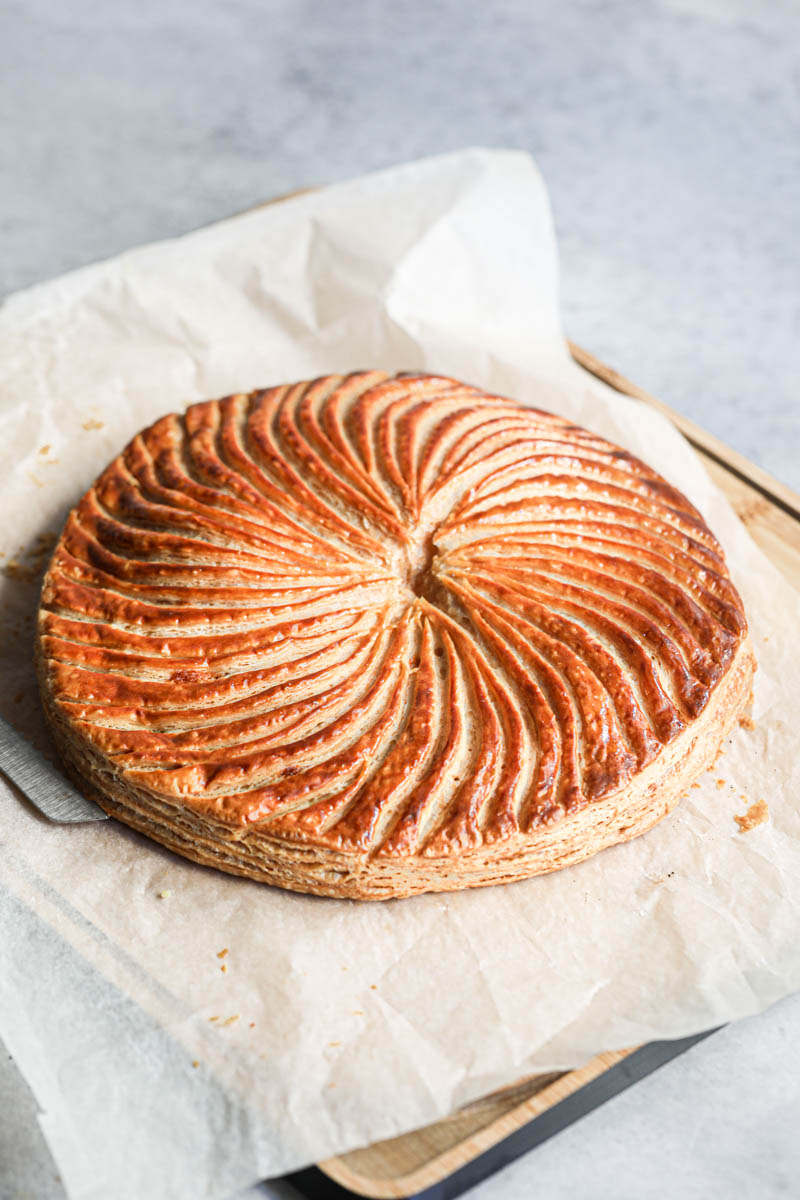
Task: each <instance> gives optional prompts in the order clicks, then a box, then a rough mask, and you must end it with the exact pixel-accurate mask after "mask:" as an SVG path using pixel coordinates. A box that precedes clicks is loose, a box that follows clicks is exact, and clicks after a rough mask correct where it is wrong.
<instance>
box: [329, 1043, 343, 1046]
mask: <svg viewBox="0 0 800 1200" xmlns="http://www.w3.org/2000/svg"><path fill="white" fill-rule="evenodd" d="M341 1044H342V1043H341V1042H328V1045H329V1046H341Z"/></svg>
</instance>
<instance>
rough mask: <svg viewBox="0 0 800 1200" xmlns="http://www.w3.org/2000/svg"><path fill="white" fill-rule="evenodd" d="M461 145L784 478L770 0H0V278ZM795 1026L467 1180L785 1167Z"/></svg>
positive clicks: (650, 1088)
mask: <svg viewBox="0 0 800 1200" xmlns="http://www.w3.org/2000/svg"><path fill="white" fill-rule="evenodd" d="M476 144H485V145H490V146H510V147H520V148H523V149H526V150H529V151H531V152H532V153H533V154H534V156H535V157H536V159H537V161H538V162H539V165H540V166H541V168H542V170H543V172H544V175H545V178H546V180H547V183H548V186H549V189H550V194H551V198H552V203H553V208H554V211H555V218H556V226H557V230H558V235H559V241H560V248H561V259H562V290H563V311H564V319H565V324H566V328H567V331H568V333H569V335H570V336H571V337H572V338H574V339H575V340H576V341H577V342H579V343H580V344H581V345H583V346H585V347H586V348H587V349H589V350H591V351H593V352H594V353H595V354H597V355H598V356H599V357H601V358H603V359H605V360H606V361H607V362H609V363H610V364H612V365H613V366H615V367H617V368H618V369H619V370H621V371H623V372H624V373H625V374H627V375H629V376H630V377H631V378H633V379H634V380H635V381H636V382H637V383H640V384H641V385H642V386H644V387H646V388H648V389H649V390H651V391H653V392H655V393H656V394H657V395H659V396H660V397H661V398H662V399H663V400H665V401H667V402H668V403H669V404H671V405H673V406H674V407H675V408H678V409H680V410H681V411H683V412H685V413H687V414H688V415H690V416H692V417H693V418H694V419H695V420H696V421H698V422H699V423H700V424H701V425H704V426H706V427H707V428H708V429H710V430H712V431H713V432H714V433H716V434H717V435H718V436H720V437H721V438H723V439H724V440H726V441H727V442H729V443H730V444H731V445H733V446H735V447H737V448H738V449H739V450H741V451H743V452H744V453H745V454H747V455H748V456H749V457H751V458H752V459H753V460H755V461H756V462H758V463H759V464H760V465H761V466H763V467H765V468H766V469H767V470H769V471H772V472H773V473H774V474H775V475H777V476H778V477H780V478H781V479H783V480H784V481H785V482H787V483H789V484H790V485H792V486H794V487H795V488H796V489H798V490H800V455H798V451H799V450H800V399H799V398H798V391H799V390H800V389H799V387H798V385H799V384H800V369H799V367H798V344H799V343H800V286H798V278H799V277H800V3H798V2H797V0H577V2H570V0H541V2H526V0H491V2H487V0H483V2H481V3H476V2H475V0H406V2H403V0H394V2H391V3H390V2H381V0H336V3H332V2H330V0H328V2H327V3H326V2H325V0H317V2H316V3H312V2H310V0H262V2H259V0H225V2H223V0H217V2H216V3H215V2H214V0H192V2H190V0H159V2H158V3H155V2H154V0H135V2H134V3H131V4H124V5H123V4H114V3H109V2H108V0H105V2H103V0H68V2H66V3H61V2H59V0H0V294H2V293H7V292H9V291H13V290H15V289H17V288H20V287H24V286H26V285H28V284H30V283H33V282H35V281H38V280H41V279H45V278H47V277H49V276H51V275H54V274H57V273H59V272H61V271H64V270H68V269H70V268H73V267H76V266H80V265H82V264H84V263H87V262H90V261H93V260H96V259H98V258H103V257H106V256H108V255H111V254H114V253H116V252H118V251H120V250H122V249H125V248H127V247H129V246H131V245H134V244H137V243H141V242H145V241H150V240H154V239H158V238H162V237H167V236H170V235H172V234H177V233H182V232H184V231H186V230H189V229H193V228H196V227H197V226H199V225H202V224H204V223H206V222H209V221H213V220H216V219H218V218H220V217H223V216H227V215H229V214H231V213H234V212H236V211H239V210H241V209H244V208H247V207H249V206H251V205H253V204H256V203H258V202H260V201H262V200H264V199H266V198H268V197H270V196H275V195H278V194H281V193H283V192H285V191H288V190H291V189H294V188H299V187H303V186H306V185H309V184H318V183H326V182H330V181H334V180H337V179H344V178H347V177H348V176H351V175H355V174H359V173H362V172H364V171H368V170H371V169H375V168H378V167H382V166H387V165H389V164H392V163H397V162H401V161H405V160H408V159H411V158H415V157H418V156H421V155H427V154H435V153H439V152H441V151H445V150H450V149H454V148H457V147H461V146H464V145H476ZM799 1044H800V1000H798V999H797V998H795V999H791V1000H788V1001H785V1002H784V1003H783V1004H781V1005H779V1006H777V1007H776V1008H775V1009H773V1010H771V1011H770V1012H769V1013H766V1014H763V1015H762V1016H760V1017H757V1018H753V1019H752V1020H750V1021H746V1022H742V1023H740V1024H739V1025H737V1026H736V1027H734V1028H731V1029H728V1030H726V1031H724V1032H723V1033H721V1034H718V1035H716V1036H715V1037H714V1038H712V1039H710V1040H709V1041H708V1042H706V1043H704V1044H702V1045H701V1046H698V1047H696V1048H695V1049H694V1050H692V1051H691V1052H690V1053H689V1054H688V1055H686V1056H685V1057H684V1058H682V1059H680V1060H678V1061H676V1062H675V1063H673V1064H672V1065H671V1066H669V1067H667V1068H665V1069H664V1070H663V1071H662V1072H660V1073H659V1074H658V1075H656V1076H654V1077H653V1078H651V1079H650V1080H647V1081H645V1082H644V1083H642V1084H640V1085H638V1086H637V1088H636V1089H635V1090H633V1091H631V1092H629V1093H627V1094H626V1095H624V1096H622V1097H619V1098H618V1099H617V1100H615V1101H613V1102H611V1103H610V1104H608V1105H607V1106H606V1107H605V1108H603V1109H602V1110H600V1111H599V1112H597V1113H595V1114H593V1115H592V1116H590V1117H588V1118H587V1119H585V1120H584V1121H583V1122H581V1123H580V1124H579V1125H578V1126H576V1127H574V1128H573V1129H571V1130H569V1131H567V1132H566V1133H564V1134H562V1135H560V1136H559V1137H557V1138H556V1139H554V1140H553V1141H552V1142H550V1143H548V1144H547V1145H546V1146H544V1147H542V1148H540V1149H539V1150H538V1151H536V1153H534V1154H533V1155H530V1156H528V1158H526V1159H525V1160H523V1161H522V1162H520V1163H518V1164H516V1165H515V1166H513V1167H512V1168H510V1169H509V1170H508V1171H506V1172H504V1173H503V1175H501V1176H499V1177H497V1178H496V1179H495V1180H494V1181H491V1182H490V1183H488V1184H485V1185H483V1187H482V1188H481V1189H479V1192H478V1194H479V1195H480V1196H482V1197H483V1200H490V1198H493V1197H504V1198H505V1200H516V1198H517V1197H519V1200H523V1197H527V1196H529V1195H530V1194H531V1193H532V1192H533V1191H535V1192H536V1194H537V1195H539V1196H541V1197H543V1198H544V1197H547V1198H553V1200H555V1198H561V1197H564V1198H565V1200H566V1197H575V1196H580V1197H582V1198H587V1200H601V1198H602V1200H607V1198H609V1197H611V1198H617V1197H631V1198H633V1197H636V1200H651V1198H652V1200H656V1198H659V1197H665V1196H671V1195H675V1194H680V1195H682V1196H684V1197H686V1198H689V1200H700V1198H705V1197H717V1196H734V1195H735V1196H736V1197H737V1198H739V1200H751V1198H752V1200H762V1198H765V1197H773V1196H775V1197H777V1196H782V1195H786V1196H791V1195H797V1194H798V1193H799V1192H800V1142H799V1141H798V1138H797V1127H798V1120H800V1051H798V1049H797V1047H798V1045H799ZM0 1108H2V1112H3V1115H2V1118H0V1197H1V1198H2V1200H10V1198H11V1197H17V1196H22V1195H29V1196H31V1195H32V1196H35V1197H36V1200H49V1197H51V1196H53V1197H55V1196H57V1195H59V1194H60V1189H59V1188H58V1185H57V1183H56V1182H55V1180H54V1176H53V1170H52V1165H51V1164H50V1163H49V1161H48V1158H47V1154H46V1151H45V1150H44V1148H43V1146H42V1144H41V1141H40V1139H39V1138H38V1136H37V1131H36V1128H35V1123H34V1117H33V1114H34V1112H35V1106H34V1104H33V1101H32V1099H31V1098H30V1097H28V1096H26V1093H25V1091H24V1089H21V1087H20V1084H19V1081H18V1079H17V1078H16V1077H15V1075H14V1073H13V1069H12V1068H11V1067H10V1064H8V1061H7V1058H6V1056H5V1055H2V1054H0ZM23 1175H24V1177H23ZM275 1192H276V1189H275V1188H274V1187H270V1188H266V1187H265V1188H264V1189H261V1190H259V1191H258V1192H253V1193H249V1194H248V1195H252V1196H256V1195H258V1196H261V1197H264V1196H266V1195H268V1194H275ZM282 1194H283V1195H285V1194H286V1190H285V1189H284V1190H283V1193H282ZM187 1200H188V1198H187Z"/></svg>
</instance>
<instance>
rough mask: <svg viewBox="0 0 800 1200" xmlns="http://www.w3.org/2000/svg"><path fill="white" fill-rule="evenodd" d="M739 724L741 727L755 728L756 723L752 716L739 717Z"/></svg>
mask: <svg viewBox="0 0 800 1200" xmlns="http://www.w3.org/2000/svg"><path fill="white" fill-rule="evenodd" d="M739 724H740V725H741V727H742V729H755V727H756V723H755V721H754V720H753V718H752V717H739Z"/></svg>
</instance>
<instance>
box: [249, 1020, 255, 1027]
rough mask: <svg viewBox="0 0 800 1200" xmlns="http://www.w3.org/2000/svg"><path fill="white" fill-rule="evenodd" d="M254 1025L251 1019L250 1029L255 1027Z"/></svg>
mask: <svg viewBox="0 0 800 1200" xmlns="http://www.w3.org/2000/svg"><path fill="white" fill-rule="evenodd" d="M255 1027H256V1023H255V1021H251V1022H250V1028H251V1029H255Z"/></svg>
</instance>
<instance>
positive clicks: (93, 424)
mask: <svg viewBox="0 0 800 1200" xmlns="http://www.w3.org/2000/svg"><path fill="white" fill-rule="evenodd" d="M81 425H82V427H83V428H84V429H86V430H87V431H88V430H90V429H102V428H103V426H104V425H105V421H98V420H97V418H96V417H88V418H87V419H86V420H85V421H82V422H81Z"/></svg>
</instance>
